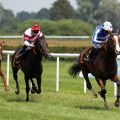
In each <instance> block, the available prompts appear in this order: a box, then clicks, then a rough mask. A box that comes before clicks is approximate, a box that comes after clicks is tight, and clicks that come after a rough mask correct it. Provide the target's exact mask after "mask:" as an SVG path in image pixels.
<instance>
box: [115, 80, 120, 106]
mask: <svg viewBox="0 0 120 120" xmlns="http://www.w3.org/2000/svg"><path fill="white" fill-rule="evenodd" d="M116 83H117V99H116V101H115V103H114V105H115V106H116V107H119V106H120V81H119V80H118V81H117V82H116Z"/></svg>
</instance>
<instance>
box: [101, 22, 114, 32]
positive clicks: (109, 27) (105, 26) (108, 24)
mask: <svg viewBox="0 0 120 120" xmlns="http://www.w3.org/2000/svg"><path fill="white" fill-rule="evenodd" d="M103 29H104V30H107V31H112V30H113V27H112V24H111V22H109V21H105V22H104V23H103Z"/></svg>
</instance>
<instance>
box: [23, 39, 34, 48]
mask: <svg viewBox="0 0 120 120" xmlns="http://www.w3.org/2000/svg"><path fill="white" fill-rule="evenodd" d="M23 45H26V46H28V47H34V44H30V43H29V42H28V41H27V40H25V41H24V43H23Z"/></svg>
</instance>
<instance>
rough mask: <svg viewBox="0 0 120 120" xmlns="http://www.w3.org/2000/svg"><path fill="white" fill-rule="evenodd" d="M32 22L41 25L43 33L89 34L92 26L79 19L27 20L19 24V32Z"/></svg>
mask: <svg viewBox="0 0 120 120" xmlns="http://www.w3.org/2000/svg"><path fill="white" fill-rule="evenodd" d="M33 23H38V24H40V25H41V26H42V29H41V30H42V31H43V33H44V34H45V35H61V36H63V35H68V36H70V35H91V34H92V31H93V26H92V25H90V24H89V23H86V22H84V21H80V20H71V19H69V20H67V19H61V20H58V21H51V20H29V21H24V22H22V23H20V24H19V26H18V28H19V29H18V31H19V34H22V32H23V31H24V30H25V29H26V28H28V27H31V25H32V24H33Z"/></svg>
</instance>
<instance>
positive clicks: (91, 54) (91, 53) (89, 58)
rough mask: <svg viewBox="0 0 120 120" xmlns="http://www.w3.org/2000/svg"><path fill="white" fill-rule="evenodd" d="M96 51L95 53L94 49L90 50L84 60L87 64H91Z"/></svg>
mask: <svg viewBox="0 0 120 120" xmlns="http://www.w3.org/2000/svg"><path fill="white" fill-rule="evenodd" d="M96 51H97V49H96V48H93V49H91V51H90V54H89V56H88V57H87V59H86V61H87V62H92V58H93V56H94V54H95V53H96Z"/></svg>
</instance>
